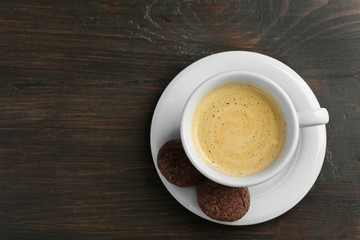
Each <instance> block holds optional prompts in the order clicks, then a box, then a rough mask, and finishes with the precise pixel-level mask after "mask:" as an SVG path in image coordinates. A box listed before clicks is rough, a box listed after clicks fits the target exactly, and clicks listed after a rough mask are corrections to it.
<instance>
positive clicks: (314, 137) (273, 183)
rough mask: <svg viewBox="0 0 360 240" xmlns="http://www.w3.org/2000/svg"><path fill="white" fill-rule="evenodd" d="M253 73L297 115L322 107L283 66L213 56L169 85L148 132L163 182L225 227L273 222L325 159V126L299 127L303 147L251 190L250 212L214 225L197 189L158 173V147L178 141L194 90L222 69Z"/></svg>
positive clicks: (250, 56)
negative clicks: (275, 88)
mask: <svg viewBox="0 0 360 240" xmlns="http://www.w3.org/2000/svg"><path fill="white" fill-rule="evenodd" d="M229 70H244V71H253V72H257V73H260V74H262V75H265V76H267V77H269V78H271V79H273V80H274V81H275V82H276V83H277V84H279V85H280V86H282V87H283V89H284V90H285V91H286V92H287V94H288V95H289V96H290V98H291V99H292V101H293V103H294V105H295V107H296V109H297V110H298V111H305V110H311V109H318V108H320V105H319V102H318V101H317V99H316V97H315V95H314V93H313V92H312V91H311V89H310V88H309V86H308V85H307V84H306V83H305V81H304V80H303V79H302V78H301V77H300V76H299V75H298V74H297V73H295V72H294V71H293V70H292V69H290V68H289V67H288V66H286V65H285V64H283V63H281V62H279V61H277V60H276V59H273V58H271V57H268V56H265V55H262V54H258V53H252V52H244V51H232V52H223V53H218V54H214V55H211V56H208V57H205V58H203V59H200V60H199V61H197V62H195V63H193V64H191V65H190V66H188V67H187V68H185V69H184V70H183V71H182V72H180V73H179V74H178V75H177V76H176V77H175V78H174V79H173V80H172V82H171V83H170V84H169V85H168V86H167V88H166V89H165V91H164V92H163V94H162V95H161V97H160V99H159V102H158V104H157V106H156V109H155V112H154V115H153V119H152V124H151V133H150V142H151V152H152V156H153V160H154V165H155V168H156V171H157V172H158V174H159V176H160V178H161V181H162V182H163V183H164V185H165V187H166V188H167V189H168V191H169V192H170V193H171V194H172V195H173V196H174V198H175V199H176V200H177V201H178V202H180V203H181V204H182V205H183V206H184V207H185V208H187V209H188V210H190V211H191V212H193V213H195V214H196V215H198V216H200V217H202V218H204V219H207V220H209V221H213V222H217V223H221V224H227V225H235V226H241V225H251V224H257V223H261V222H265V221H268V220H271V219H273V218H275V217H278V216H280V215H281V214H283V213H285V212H287V211H288V210H290V209H291V208H292V207H294V206H295V205H296V204H297V203H298V202H300V200H301V199H302V198H303V197H304V196H305V195H306V194H307V193H308V191H309V190H310V188H311V187H312V185H313V184H314V182H315V181H316V179H317V177H318V175H319V173H320V170H321V167H322V164H323V162H324V157H325V148H326V129H325V125H321V126H316V127H309V128H302V129H300V143H299V146H298V148H297V151H296V154H295V156H294V158H293V159H292V161H291V163H290V164H289V165H288V166H287V167H286V168H285V169H284V170H283V171H282V172H281V173H280V174H278V175H277V176H276V177H274V178H273V179H271V180H269V181H267V182H265V183H262V184H260V185H257V186H254V187H250V188H249V191H250V200H251V203H250V209H249V211H248V212H247V214H246V215H245V216H244V217H243V218H241V219H240V220H238V221H235V222H222V221H216V220H213V219H211V218H209V217H208V216H206V215H205V214H204V213H203V212H202V211H201V209H200V208H199V206H198V204H197V197H196V188H195V187H187V188H181V187H177V186H175V185H173V184H171V183H169V182H168V181H167V180H166V179H165V178H164V177H163V176H162V174H161V173H160V171H159V169H158V167H157V164H156V160H157V153H158V151H159V149H160V147H161V146H162V145H163V144H164V143H165V142H166V141H168V140H170V139H174V138H180V133H179V129H180V118H181V113H182V110H183V107H184V105H185V102H186V100H187V99H188V97H189V96H190V94H191V92H192V91H193V90H194V89H195V88H196V87H197V86H198V85H199V84H200V83H202V82H203V81H205V80H206V79H207V78H209V77H211V76H213V75H215V74H217V73H220V72H224V71H229Z"/></svg>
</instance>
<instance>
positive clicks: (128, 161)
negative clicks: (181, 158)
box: [0, 0, 360, 239]
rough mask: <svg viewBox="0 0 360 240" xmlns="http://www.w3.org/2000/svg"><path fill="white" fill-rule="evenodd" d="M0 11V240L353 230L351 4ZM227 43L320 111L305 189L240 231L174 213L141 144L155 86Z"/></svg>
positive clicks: (356, 209)
mask: <svg viewBox="0 0 360 240" xmlns="http://www.w3.org/2000/svg"><path fill="white" fill-rule="evenodd" d="M0 13H1V14H0V16H1V17H0V49H1V54H0V236H1V239H188V238H191V239H234V238H244V239H358V238H359V236H360V200H359V199H360V187H359V186H360V174H359V171H360V152H359V149H360V142H359V133H360V129H359V122H360V107H359V103H360V97H359V90H360V86H359V85H360V84H359V83H360V72H359V66H360V45H359V42H360V2H359V1H356V0H353V1H352V0H349V1H337V0H330V1H324V0H321V1H315V0H306V1H294V0H267V1H255V0H251V1H244V0H243V1H235V0H224V1H202V0H200V1H192V0H188V1H158V0H153V1H152V0H146V1H145V0H143V1H110V0H100V1H94V0H89V1H44V0H29V1H23V0H19V1H9V0H4V1H1V2H0ZM228 50H247V51H255V52H260V53H264V54H267V55H270V56H272V57H275V58H277V59H279V60H280V61H282V62H284V63H286V64H287V65H289V66H290V67H291V68H293V69H294V70H295V71H296V72H297V73H299V75H301V76H302V77H303V78H304V80H305V81H306V82H307V83H308V85H309V86H310V87H311V88H312V90H313V91H314V93H315V95H316V96H317V98H318V100H319V102H320V104H321V105H322V106H323V107H326V108H327V109H328V110H329V113H330V123H329V124H328V125H327V140H328V142H327V151H326V157H325V160H324V165H323V168H322V171H321V173H320V176H319V178H318V179H317V181H316V183H315V185H314V186H313V188H312V189H311V191H310V192H309V193H308V194H307V196H306V197H305V198H304V199H303V200H302V201H301V202H300V203H299V204H298V205H297V206H295V207H294V208H293V209H292V210H290V211H289V212H287V213H286V214H284V215H282V216H280V217H278V218H276V219H274V220H271V221H269V222H266V223H263V224H259V225H254V226H247V227H228V226H222V225H217V224H214V223H210V222H207V221H205V220H203V219H201V218H199V217H197V216H195V215H194V214H192V213H190V212H189V211H187V210H186V209H185V208H183V207H182V206H181V205H180V204H179V203H177V202H176V200H175V199H174V198H173V197H172V196H171V195H170V194H169V193H168V192H167V191H166V189H165V187H164V186H163V184H162V183H161V181H160V179H159V177H158V176H157V174H156V171H155V168H154V166H153V160H152V157H151V154H150V147H149V146H150V142H149V133H150V124H151V118H152V113H153V111H154V108H155V106H156V103H157V101H158V99H159V97H160V95H161V93H162V91H163V90H164V89H165V87H166V86H167V84H168V83H169V82H170V81H171V80H172V79H173V78H174V76H176V74H177V73H179V72H180V71H181V70H182V69H184V68H185V67H186V66H188V65H189V64H191V63H192V62H194V61H196V60H198V59H200V58H202V57H205V56H208V55H210V54H213V53H217V52H222V51H228ZM304 177H306V173H304ZM284 197H286V196H284Z"/></svg>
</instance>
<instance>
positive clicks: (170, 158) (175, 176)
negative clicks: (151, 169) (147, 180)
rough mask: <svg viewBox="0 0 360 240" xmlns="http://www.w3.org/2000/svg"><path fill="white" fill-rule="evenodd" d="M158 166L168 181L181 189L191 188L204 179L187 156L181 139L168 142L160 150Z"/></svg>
mask: <svg viewBox="0 0 360 240" xmlns="http://www.w3.org/2000/svg"><path fill="white" fill-rule="evenodd" d="M157 164H158V167H159V170H160V172H161V173H162V175H163V176H164V177H165V178H166V180H168V181H169V182H170V183H172V184H175V185H177V186H180V187H190V186H192V185H195V184H197V183H199V182H200V181H201V180H202V178H203V176H202V175H201V173H200V172H199V171H198V170H197V169H196V168H195V167H194V166H193V165H192V164H191V162H190V160H189V159H188V157H187V156H186V154H185V151H184V149H183V146H182V144H181V141H180V139H175V140H171V141H168V142H166V143H165V144H164V145H163V146H162V147H161V148H160V151H159V153H158V156H157Z"/></svg>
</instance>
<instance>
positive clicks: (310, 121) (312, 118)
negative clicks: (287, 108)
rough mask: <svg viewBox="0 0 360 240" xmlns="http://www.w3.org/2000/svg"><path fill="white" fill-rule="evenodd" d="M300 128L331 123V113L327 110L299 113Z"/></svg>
mask: <svg viewBox="0 0 360 240" xmlns="http://www.w3.org/2000/svg"><path fill="white" fill-rule="evenodd" d="M297 114H298V118H299V124H300V127H301V128H303V127H312V126H316V125H321V124H326V123H328V122H329V113H328V111H327V110H326V108H319V109H316V110H311V111H304V112H298V113H297Z"/></svg>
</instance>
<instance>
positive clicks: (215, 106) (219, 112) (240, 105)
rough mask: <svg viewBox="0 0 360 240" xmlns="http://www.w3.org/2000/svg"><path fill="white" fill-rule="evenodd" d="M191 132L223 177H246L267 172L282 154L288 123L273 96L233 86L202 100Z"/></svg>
mask: <svg viewBox="0 0 360 240" xmlns="http://www.w3.org/2000/svg"><path fill="white" fill-rule="evenodd" d="M191 131H192V139H193V142H194V146H195V148H196V150H197V152H198V153H199V154H200V156H201V157H202V158H203V159H204V160H205V162H206V163H207V164H209V165H210V166H212V167H213V168H215V169H217V170H218V171H220V172H222V173H224V174H227V175H230V176H235V177H245V176H249V175H253V174H256V173H259V172H261V171H263V170H265V169H266V168H268V167H269V166H270V165H271V164H272V163H273V162H274V161H275V159H276V158H277V157H278V156H279V155H280V154H281V152H282V149H283V147H284V144H285V139H286V122H285V119H284V116H283V113H282V111H281V109H280V107H279V105H278V103H277V102H276V100H275V99H274V98H273V97H272V96H271V95H270V94H268V93H266V92H265V91H263V90H262V89H259V88H257V87H255V86H252V85H249V84H241V83H230V84H226V85H223V86H220V87H218V88H216V89H215V90H213V91H212V92H210V93H209V94H207V95H206V96H205V97H204V98H203V99H202V100H201V102H200V104H199V105H198V106H197V108H196V110H195V114H194V117H193V120H192V129H191Z"/></svg>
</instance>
